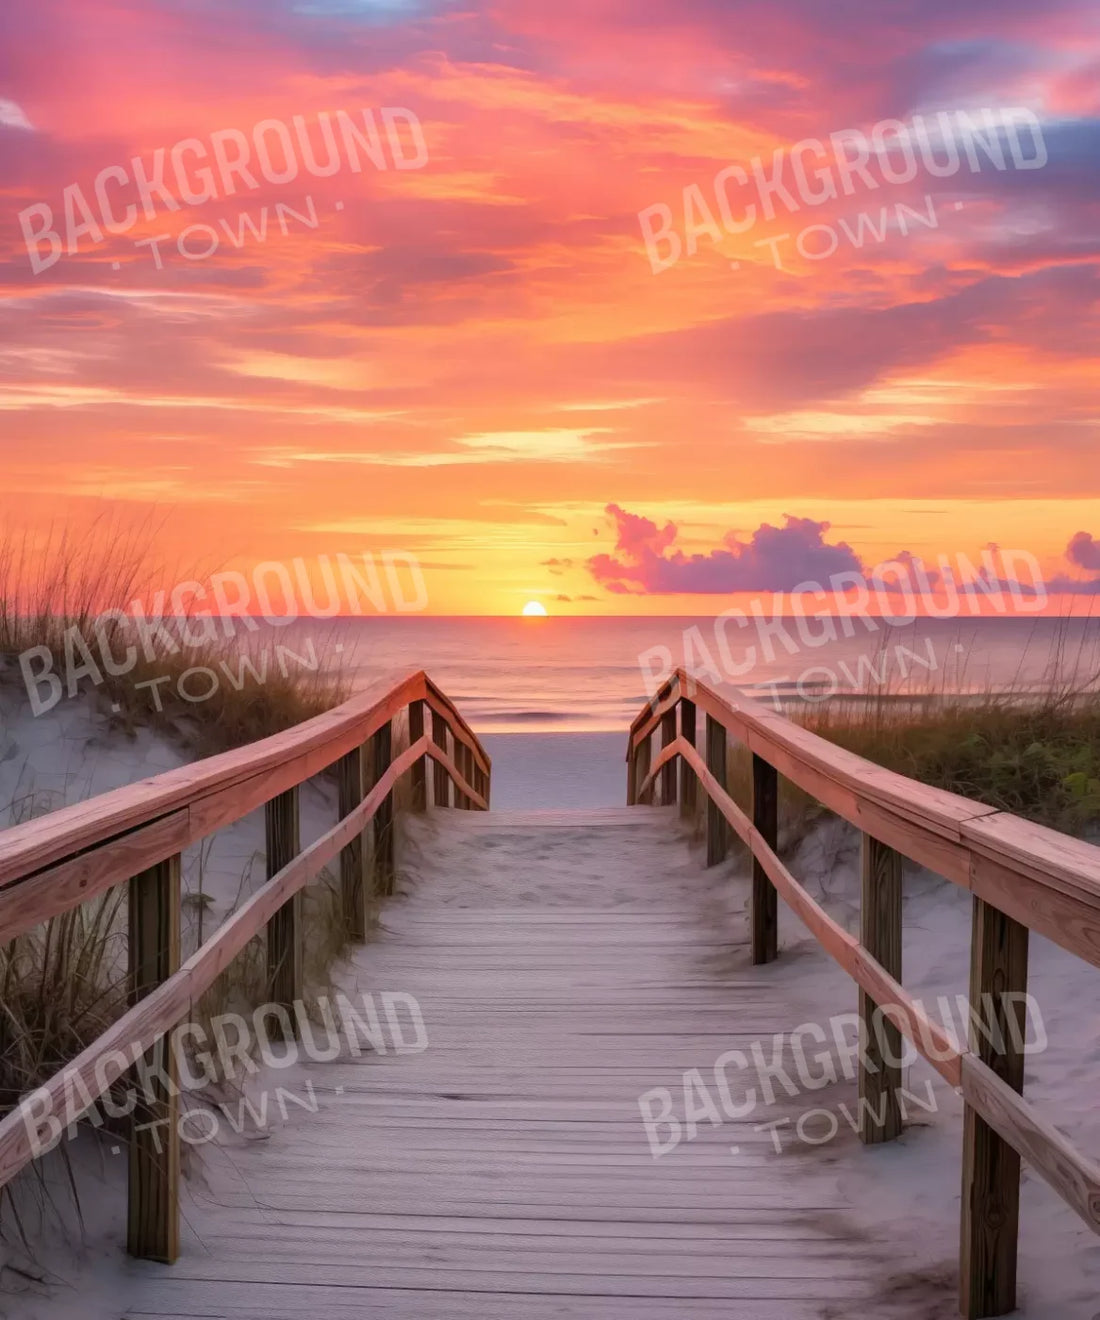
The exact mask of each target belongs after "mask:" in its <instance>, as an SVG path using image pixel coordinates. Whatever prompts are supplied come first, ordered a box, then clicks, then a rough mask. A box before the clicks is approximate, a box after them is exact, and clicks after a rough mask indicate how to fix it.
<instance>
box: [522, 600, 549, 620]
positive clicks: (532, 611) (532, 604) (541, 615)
mask: <svg viewBox="0 0 1100 1320" xmlns="http://www.w3.org/2000/svg"><path fill="white" fill-rule="evenodd" d="M523 613H524V614H526V615H527V617H528V618H529V619H532V618H535V619H545V618H546V606H545V605H542V604H540V603H539V602H538V601H537V600H529V601H528V602H527V604H526V605H524V607H523Z"/></svg>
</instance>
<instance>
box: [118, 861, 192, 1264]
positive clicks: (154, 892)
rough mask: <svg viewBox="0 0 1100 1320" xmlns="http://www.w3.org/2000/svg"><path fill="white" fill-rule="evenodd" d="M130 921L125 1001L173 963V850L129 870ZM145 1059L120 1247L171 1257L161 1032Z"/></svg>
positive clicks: (175, 1241)
mask: <svg viewBox="0 0 1100 1320" xmlns="http://www.w3.org/2000/svg"><path fill="white" fill-rule="evenodd" d="M129 928H130V946H129V947H130V951H129V959H130V967H129V982H130V986H129V989H130V1003H131V1004H136V1003H137V1002H138V1000H139V999H143V998H144V997H145V996H146V995H147V994H148V993H149V992H150V991H151V990H153V989H155V988H156V986H158V985H160V984H161V982H163V981H166V980H167V979H168V977H170V976H171V975H172V974H173V973H174V972H176V971H177V970H178V969H179V964H180V857H179V854H178V853H177V854H176V855H175V856H174V857H169V858H167V859H166V860H165V861H163V862H160V863H158V864H157V865H156V866H153V867H150V868H149V870H147V871H142V872H140V873H139V874H138V875H135V876H133V877H132V878H131V880H130V902H129ZM145 1062H146V1064H147V1065H148V1070H147V1072H146V1073H145V1074H144V1077H145V1078H148V1080H147V1081H145V1080H144V1078H143V1085H144V1087H145V1091H144V1094H142V1092H141V1089H140V1088H139V1087H138V1081H137V1077H138V1074H134V1075H132V1083H133V1085H134V1087H135V1088H136V1089H138V1093H139V1100H138V1104H137V1106H136V1107H135V1109H134V1112H133V1114H132V1115H131V1117H130V1188H129V1205H128V1209H127V1228H126V1250H127V1251H128V1252H129V1253H130V1255H131V1256H138V1257H140V1258H141V1259H143V1260H156V1261H162V1262H163V1263H165V1264H167V1265H171V1264H172V1263H173V1262H174V1261H175V1260H176V1259H177V1257H178V1256H179V1254H180V1233H179V1177H180V1135H179V1126H178V1125H179V1099H178V1089H177V1085H176V1058H175V1051H174V1050H172V1049H170V1048H169V1045H168V1037H167V1036H162V1037H161V1039H160V1040H159V1041H157V1043H156V1044H155V1045H153V1046H152V1048H151V1049H149V1050H147V1051H146V1054H145ZM162 1079H163V1080H162ZM165 1082H167V1085H165Z"/></svg>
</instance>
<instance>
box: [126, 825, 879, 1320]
mask: <svg viewBox="0 0 1100 1320" xmlns="http://www.w3.org/2000/svg"><path fill="white" fill-rule="evenodd" d="M676 820H677V813H676V808H674V807H669V808H667V809H666V808H649V807H638V808H633V809H630V810H604V811H593V812H528V811H525V812H511V813H508V812H503V813H502V812H490V813H483V812H466V811H455V810H432V811H430V812H428V814H427V816H426V817H419V818H413V819H411V820H409V821H406V822H404V823H403V826H402V829H403V838H402V839H401V844H400V848H399V851H398V872H399V889H400V890H402V891H403V892H399V894H398V896H397V897H396V898H395V899H394V900H392V901H391V902H390V903H389V904H388V905H387V907H386V908H385V910H384V912H383V916H382V928H381V931H380V933H379V939H378V942H376V943H373V944H371V945H369V946H367V947H366V948H365V949H362V950H360V951H359V953H358V954H357V956H356V959H355V962H354V965H353V967H352V969H351V973H350V975H349V978H348V983H347V985H346V986H345V990H346V991H347V992H349V993H351V992H353V991H354V993H359V992H366V991H373V992H377V991H379V990H394V991H402V992H405V993H407V994H410V995H413V996H415V997H416V999H417V1001H418V1003H419V1004H420V1007H421V1009H422V1011H423V1015H424V1022H425V1026H426V1029H427V1034H428V1046H427V1048H426V1049H425V1050H424V1051H423V1052H421V1053H408V1054H370V1053H364V1054H363V1055H361V1056H360V1057H358V1058H356V1057H342V1058H340V1059H338V1060H334V1061H333V1062H331V1063H310V1064H305V1065H300V1066H299V1069H298V1070H296V1071H295V1072H294V1074H293V1077H291V1076H290V1075H288V1076H285V1077H284V1076H277V1075H276V1076H274V1078H273V1081H274V1084H276V1085H279V1084H281V1085H287V1086H290V1085H294V1084H295V1083H297V1084H301V1083H302V1081H303V1080H308V1081H309V1082H310V1084H311V1085H312V1086H313V1087H314V1088H315V1091H316V1095H317V1097H318V1107H317V1112H315V1113H306V1112H302V1111H291V1114H290V1118H289V1120H288V1121H287V1122H285V1123H283V1122H280V1123H279V1124H278V1126H276V1127H275V1128H274V1129H273V1130H270V1131H268V1132H265V1133H263V1134H257V1135H262V1137H263V1139H252V1140H247V1139H244V1138H241V1139H239V1140H238V1142H237V1143H236V1144H234V1145H232V1146H230V1147H227V1148H221V1147H206V1148H204V1150H203V1154H202V1160H203V1171H202V1177H201V1178H192V1179H190V1180H189V1181H188V1186H187V1191H186V1193H185V1198H184V1210H183V1214H184V1222H185V1225H186V1229H185V1240H184V1243H183V1252H182V1255H181V1258H180V1260H179V1262H178V1263H177V1265H176V1266H175V1267H173V1268H172V1269H165V1268H163V1267H160V1266H156V1265H153V1264H146V1263H144V1262H142V1263H140V1264H135V1265H133V1266H132V1267H131V1270H132V1273H131V1275H130V1276H129V1278H128V1280H127V1285H128V1288H129V1293H128V1296H127V1304H128V1305H129V1308H130V1309H129V1310H126V1311H125V1312H123V1313H122V1314H123V1315H124V1316H125V1317H129V1320H139V1318H145V1317H157V1320H184V1318H185V1317H186V1318H187V1320H197V1318H198V1317H217V1316H230V1315H231V1316H234V1317H240V1318H241V1320H260V1317H264V1320H280V1318H284V1320H301V1318H302V1317H305V1316H307V1315H308V1316H311V1317H312V1316H316V1315H327V1316H335V1317H337V1318H338V1320H342V1318H343V1317H348V1318H349V1320H350V1317H351V1316H356V1317H361V1316H366V1317H375V1316H377V1317H382V1316H386V1317H393V1318H394V1320H404V1318H405V1317H409V1320H411V1318H412V1317H416V1318H417V1320H436V1318H438V1320H443V1317H455V1320H463V1318H464V1317H470V1320H474V1318H475V1317H476V1318H477V1320H543V1318H544V1317H545V1318H546V1320H549V1317H555V1318H557V1320H561V1318H563V1317H564V1318H565V1320H569V1318H570V1317H576V1318H577V1320H581V1318H582V1317H583V1320H630V1318H632V1317H638V1320H658V1318H659V1320H668V1317H670V1316H672V1315H675V1316H677V1317H684V1320H717V1318H718V1317H722V1320H821V1317H822V1316H823V1315H840V1314H847V1313H848V1312H854V1311H855V1310H856V1309H857V1308H858V1310H859V1312H860V1313H861V1314H863V1315H868V1316H882V1317H885V1316H892V1315H894V1314H897V1312H895V1311H894V1310H892V1309H891V1308H890V1303H889V1299H888V1294H887V1292H886V1291H885V1290H884V1280H885V1279H887V1278H888V1276H889V1270H890V1268H891V1265H890V1260H889V1254H890V1253H889V1249H888V1247H886V1246H884V1245H883V1244H880V1243H877V1242H876V1241H873V1240H871V1239H870V1238H869V1236H868V1235H867V1233H866V1232H863V1231H860V1230H858V1229H857V1228H855V1227H854V1226H853V1225H852V1224H851V1223H850V1222H849V1220H848V1218H847V1215H846V1213H845V1199H844V1196H843V1193H842V1190H841V1186H840V1180H839V1178H838V1171H837V1169H836V1168H835V1167H834V1165H833V1163H832V1162H831V1161H820V1160H813V1159H812V1158H810V1159H807V1158H800V1157H797V1156H796V1157H793V1158H789V1157H779V1156H776V1155H775V1152H774V1150H773V1148H772V1145H771V1142H770V1139H769V1137H768V1136H767V1135H766V1134H765V1133H762V1132H761V1131H759V1130H758V1129H757V1125H758V1124H759V1123H760V1122H762V1121H764V1120H769V1121H770V1120H773V1119H775V1118H779V1117H782V1116H784V1115H786V1116H792V1117H796V1116H797V1115H798V1114H799V1113H800V1112H802V1110H803V1109H804V1108H806V1107H809V1106H810V1105H811V1104H813V1103H817V1102H816V1101H813V1100H812V1099H811V1100H809V1101H807V1100H806V1099H805V1098H802V1099H791V1098H788V1097H787V1096H785V1095H783V1096H781V1097H780V1098H779V1099H778V1100H777V1101H776V1104H775V1105H774V1106H770V1107H769V1108H768V1110H767V1112H766V1113H759V1114H757V1115H754V1116H753V1117H752V1118H750V1119H746V1120H745V1121H743V1122H737V1121H731V1120H728V1119H727V1120H726V1121H725V1122H724V1123H723V1124H722V1125H721V1126H720V1127H713V1126H711V1125H709V1124H705V1123H704V1124H703V1125H702V1126H701V1128H700V1131H699V1134H698V1136H697V1137H696V1138H695V1140H693V1141H691V1142H690V1143H685V1144H684V1145H683V1146H681V1147H680V1148H679V1149H677V1150H675V1151H673V1152H672V1153H670V1154H669V1155H668V1156H666V1157H664V1158H662V1159H658V1160H654V1159H653V1158H652V1156H651V1154H650V1150H649V1146H648V1142H647V1138H646V1133H645V1128H644V1125H643V1123H642V1120H641V1115H640V1112H639V1107H638V1096H639V1095H640V1094H641V1093H642V1092H643V1091H646V1090H649V1089H651V1088H653V1087H656V1086H662V1085H664V1086H668V1087H669V1088H670V1089H672V1090H673V1092H674V1094H675V1093H676V1092H677V1088H679V1086H680V1084H681V1081H682V1074H683V1072H684V1070H685V1069H688V1068H692V1067H696V1066H699V1067H706V1066H707V1065H713V1062H714V1060H715V1059H716V1058H717V1057H718V1055H719V1054H721V1053H722V1051H723V1050H726V1049H729V1048H736V1047H737V1046H738V1045H739V1044H740V1045H747V1044H748V1043H749V1042H751V1041H753V1040H756V1039H764V1040H768V1039H770V1038H771V1037H772V1036H773V1034H775V1033H782V1032H787V1031H789V1030H790V1029H791V1027H792V1026H794V1025H796V1022H797V1020H798V1019H797V1017H792V1012H793V1010H792V1008H791V1006H790V1005H789V1004H787V1003H785V1002H784V996H783V994H782V993H781V992H780V991H779V990H778V989H777V988H776V986H774V985H770V984H769V982H768V979H767V977H766V976H760V975H757V974H756V973H754V971H753V969H752V967H751V949H750V945H749V938H748V936H749V932H748V929H747V926H746V923H745V919H744V916H743V914H741V915H740V916H736V917H735V918H734V919H733V922H732V924H730V926H729V929H728V930H727V929H725V928H724V927H719V926H716V924H715V912H714V892H715V886H716V885H720V884H721V883H723V881H722V873H721V872H720V871H719V870H718V869H714V870H711V871H709V872H708V871H706V870H705V869H704V867H703V865H702V861H703V859H702V858H701V857H697V856H694V855H693V854H692V853H691V852H690V851H689V849H688V848H687V847H686V845H685V842H684V839H683V836H682V835H678V833H677V829H676V823H675V822H676ZM725 883H726V885H727V886H728V880H726V881H725ZM731 1146H732V1147H736V1148H737V1154H736V1157H735V1156H734V1155H732V1154H731Z"/></svg>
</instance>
